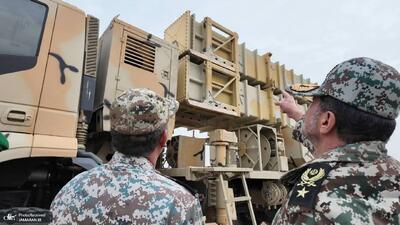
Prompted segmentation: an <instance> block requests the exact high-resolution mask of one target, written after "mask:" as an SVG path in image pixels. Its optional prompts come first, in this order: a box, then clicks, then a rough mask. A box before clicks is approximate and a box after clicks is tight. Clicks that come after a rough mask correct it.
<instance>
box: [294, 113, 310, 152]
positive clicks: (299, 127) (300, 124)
mask: <svg viewBox="0 0 400 225" xmlns="http://www.w3.org/2000/svg"><path fill="white" fill-rule="evenodd" d="M304 126H305V122H304V117H302V118H301V119H300V120H299V121H297V122H296V125H295V127H294V129H293V132H292V137H293V139H294V140H296V141H298V142H300V143H301V144H303V145H304V147H306V148H307V149H308V150H309V151H310V152H311V153H314V151H315V149H314V145H313V144H312V143H311V141H310V140H309V139H308V138H307V137H306V136H305V135H304V130H303V129H304Z"/></svg>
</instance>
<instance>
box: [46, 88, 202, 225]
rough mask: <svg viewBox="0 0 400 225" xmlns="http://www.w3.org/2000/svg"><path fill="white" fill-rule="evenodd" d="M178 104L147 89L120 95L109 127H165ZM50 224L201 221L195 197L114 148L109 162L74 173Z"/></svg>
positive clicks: (139, 130) (130, 130)
mask: <svg viewBox="0 0 400 225" xmlns="http://www.w3.org/2000/svg"><path fill="white" fill-rule="evenodd" d="M177 108H178V103H177V102H176V101H175V100H173V99H164V98H162V97H159V96H158V95H156V94H155V93H154V92H152V91H149V90H145V89H133V90H128V91H126V92H124V93H123V94H122V95H121V96H119V97H118V98H117V99H116V101H115V102H114V103H113V104H112V107H111V127H112V129H113V130H114V131H116V132H120V133H122V134H127V135H129V134H135V135H138V134H146V133H148V132H151V131H154V130H157V129H160V128H162V129H163V127H165V126H166V124H167V122H168V118H169V117H170V116H172V115H173V114H174V113H175V112H176V110H177ZM51 211H52V213H53V224H179V225H183V224H198V225H200V224H202V212H201V207H200V203H199V201H198V199H197V198H196V197H195V196H193V195H192V194H191V193H190V192H189V191H188V190H186V189H185V188H184V187H182V186H180V185H178V184H177V183H175V182H174V181H172V180H170V179H169V178H167V177H165V176H163V175H161V174H160V173H159V172H158V171H156V170H155V169H154V167H153V165H152V164H151V162H150V161H149V160H148V159H146V158H144V157H132V156H126V155H124V154H122V153H120V152H116V153H115V154H114V156H113V158H112V159H111V161H110V162H109V163H107V164H104V165H102V166H99V167H96V168H94V169H92V170H90V171H87V172H84V173H81V174H79V175H78V176H76V177H75V178H73V179H72V180H71V181H70V182H69V183H68V184H67V185H66V186H64V187H63V188H62V189H61V191H60V192H59V193H58V194H57V196H56V197H55V199H54V201H53V202H52V204H51Z"/></svg>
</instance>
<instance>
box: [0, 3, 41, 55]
mask: <svg viewBox="0 0 400 225" xmlns="http://www.w3.org/2000/svg"><path fill="white" fill-rule="evenodd" d="M46 11H47V8H46V6H44V5H42V4H39V3H37V2H34V1H30V0H18V1H15V0H0V31H1V32H0V54H1V55H14V56H37V55H38V49H39V45H40V40H41V36H42V30H43V29H42V28H43V24H44V21H45V17H46Z"/></svg>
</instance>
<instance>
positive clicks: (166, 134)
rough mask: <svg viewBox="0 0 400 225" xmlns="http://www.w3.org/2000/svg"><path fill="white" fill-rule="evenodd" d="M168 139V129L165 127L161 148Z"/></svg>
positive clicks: (160, 143)
mask: <svg viewBox="0 0 400 225" xmlns="http://www.w3.org/2000/svg"><path fill="white" fill-rule="evenodd" d="M167 139H168V131H167V129H165V130H164V131H163V133H162V135H161V138H160V142H159V143H158V144H159V146H160V147H161V148H162V147H164V146H165V143H167Z"/></svg>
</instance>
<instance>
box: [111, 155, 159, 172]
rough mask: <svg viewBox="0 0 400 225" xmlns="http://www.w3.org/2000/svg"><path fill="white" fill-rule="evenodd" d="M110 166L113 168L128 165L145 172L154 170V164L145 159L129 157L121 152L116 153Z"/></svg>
mask: <svg viewBox="0 0 400 225" xmlns="http://www.w3.org/2000/svg"><path fill="white" fill-rule="evenodd" d="M108 164H109V165H110V166H113V167H120V166H125V167H126V166H127V165H128V166H132V167H134V168H141V169H143V170H154V167H153V164H151V162H150V161H149V160H148V159H146V158H145V157H134V156H128V155H125V154H123V153H120V152H115V153H114V155H113V157H112V159H111V160H110V162H109V163H108Z"/></svg>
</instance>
